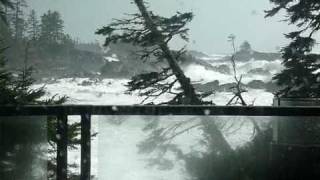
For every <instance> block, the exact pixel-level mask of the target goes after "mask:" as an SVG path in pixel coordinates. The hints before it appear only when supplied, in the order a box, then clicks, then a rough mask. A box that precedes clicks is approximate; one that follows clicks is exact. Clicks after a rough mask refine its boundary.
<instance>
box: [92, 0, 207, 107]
mask: <svg viewBox="0 0 320 180" xmlns="http://www.w3.org/2000/svg"><path fill="white" fill-rule="evenodd" d="M134 3H135V5H136V6H137V7H138V9H139V13H136V14H131V15H130V17H129V18H127V19H121V20H115V21H114V22H113V23H111V24H109V26H106V27H103V28H101V29H99V30H98V31H97V34H101V35H105V36H106V41H105V46H108V45H109V44H110V43H117V42H125V43H131V44H134V45H136V46H139V47H141V48H142V50H141V51H140V52H139V55H140V56H141V58H142V59H144V60H148V59H150V58H156V59H157V60H158V61H161V62H166V64H167V67H163V69H162V71H160V72H149V73H145V74H139V75H137V76H134V77H133V78H132V80H131V81H130V82H129V84H128V87H129V91H131V92H132V91H139V95H141V96H144V97H146V100H147V99H150V98H157V97H159V96H161V95H163V94H171V95H172V96H173V98H172V99H171V100H170V101H169V102H166V104H193V105H199V104H203V103H204V102H203V101H201V97H200V95H198V94H197V93H196V91H195V89H194V87H193V86H192V84H191V81H190V79H189V78H188V77H186V75H185V74H184V72H183V70H182V69H181V67H180V66H179V61H182V58H183V55H184V54H185V49H184V48H182V49H180V50H179V51H173V50H171V49H170V48H169V45H168V44H169V42H170V41H171V40H172V39H173V38H174V37H176V36H180V37H181V38H182V39H183V40H188V37H187V32H188V28H186V24H187V23H188V22H190V21H191V20H192V17H193V14H192V13H177V14H176V15H174V16H172V17H169V18H166V17H161V16H158V15H155V14H154V13H153V12H151V11H148V9H147V7H146V5H145V3H144V2H143V0H134Z"/></svg>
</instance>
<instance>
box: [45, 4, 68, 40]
mask: <svg viewBox="0 0 320 180" xmlns="http://www.w3.org/2000/svg"><path fill="white" fill-rule="evenodd" d="M63 23H64V22H63V20H62V19H61V15H60V13H59V12H57V11H50V10H49V11H48V12H47V13H45V14H43V15H42V16H41V25H40V40H41V42H42V43H44V44H59V43H61V41H62V39H63V36H64V33H63V28H64V25H63Z"/></svg>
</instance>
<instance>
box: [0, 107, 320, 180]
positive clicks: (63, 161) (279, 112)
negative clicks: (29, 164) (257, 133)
mask: <svg viewBox="0 0 320 180" xmlns="http://www.w3.org/2000/svg"><path fill="white" fill-rule="evenodd" d="M44 115H45V116H46V115H54V116H57V117H58V119H59V121H58V125H57V133H58V134H59V135H60V138H59V140H58V143H57V150H58V151H57V179H58V180H66V179H67V161H68V154H67V146H68V137H67V134H68V126H67V122H68V116H70V115H79V116H81V175H80V177H81V178H80V179H81V180H90V175H91V173H90V168H91V155H90V154H91V138H90V136H91V116H92V115H119V116H122V115H144V116H165V115H174V116H181V115H184V116H320V107H256V106H255V107H254V106H252V107H241V106H83V105H62V106H0V118H1V116H44Z"/></svg>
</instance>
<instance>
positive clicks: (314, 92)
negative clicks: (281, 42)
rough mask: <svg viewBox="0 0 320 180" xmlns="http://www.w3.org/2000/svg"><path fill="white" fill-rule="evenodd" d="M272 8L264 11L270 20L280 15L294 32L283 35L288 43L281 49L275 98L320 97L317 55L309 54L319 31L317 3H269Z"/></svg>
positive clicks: (275, 0) (291, 0)
mask: <svg viewBox="0 0 320 180" xmlns="http://www.w3.org/2000/svg"><path fill="white" fill-rule="evenodd" d="M270 2H271V3H273V4H274V5H275V7H274V8H272V9H271V10H269V11H266V13H267V15H266V17H271V16H274V15H276V14H278V13H279V12H280V11H282V10H283V11H284V12H285V13H286V15H287V19H286V21H287V22H288V23H289V24H293V25H296V26H297V28H298V30H296V31H293V32H290V33H288V34H286V38H288V39H289V40H290V41H291V42H290V44H289V45H288V46H286V47H284V48H283V49H282V57H283V59H284V61H283V64H284V66H285V69H284V70H283V71H282V72H280V73H279V74H277V75H276V76H275V77H274V79H275V80H276V81H277V83H278V85H279V86H281V87H282V90H280V91H279V92H278V94H277V95H278V96H284V97H320V89H319V88H320V76H319V75H320V72H319V68H320V65H319V60H320V56H319V54H317V53H315V52H314V51H313V48H314V46H315V45H316V43H317V41H316V39H315V38H314V35H315V34H316V32H318V31H319V30H320V1H319V0H307V1H306V0H286V1H283V0H270Z"/></svg>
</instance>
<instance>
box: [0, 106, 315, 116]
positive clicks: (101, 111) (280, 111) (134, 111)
mask: <svg viewBox="0 0 320 180" xmlns="http://www.w3.org/2000/svg"><path fill="white" fill-rule="evenodd" d="M59 114H64V115H83V114H90V115H120V116H121V115H147V116H150V115H151V116H152V115H157V116H165V115H176V116H179V115H185V116H187V115H190V116H191V115H194V116H203V115H210V116H320V107H319V106H314V107H312V106H308V107H305V106H302V107H299V106H294V107H292V106H290V107H284V106H281V107H273V106H246V107H243V106H90V105H57V106H0V116H45V115H59Z"/></svg>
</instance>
